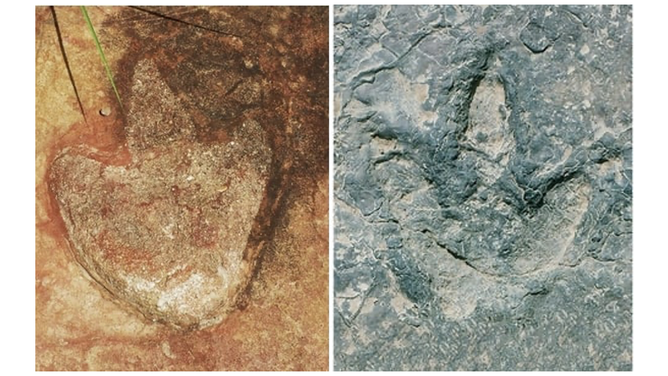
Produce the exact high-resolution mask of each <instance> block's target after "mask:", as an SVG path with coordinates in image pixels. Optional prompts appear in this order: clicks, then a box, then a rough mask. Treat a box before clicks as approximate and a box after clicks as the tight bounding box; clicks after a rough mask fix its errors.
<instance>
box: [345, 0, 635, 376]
mask: <svg viewBox="0 0 668 376" xmlns="http://www.w3.org/2000/svg"><path fill="white" fill-rule="evenodd" d="M333 12H334V43H333V53H334V69H335V70H334V97H333V98H334V108H333V109H334V111H333V115H334V258H333V262H334V287H333V288H334V301H333V306H334V308H333V323H334V337H333V343H334V370H337V371H366V370H369V371H372V370H387V371H390V370H404V371H419V370H424V371H533V370H537V371H608V370H614V371H629V370H631V369H632V364H633V361H632V358H633V357H632V323H633V322H632V259H633V257H632V219H633V215H632V196H633V191H632V133H633V132H632V16H633V14H632V7H631V6H620V5H611V6H606V5H596V6H456V5H447V6H445V5H444V6H382V5H374V6H334V11H333Z"/></svg>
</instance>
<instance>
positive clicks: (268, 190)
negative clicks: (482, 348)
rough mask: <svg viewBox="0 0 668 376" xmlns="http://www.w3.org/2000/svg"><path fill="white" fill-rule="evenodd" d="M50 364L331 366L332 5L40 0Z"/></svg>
mask: <svg viewBox="0 0 668 376" xmlns="http://www.w3.org/2000/svg"><path fill="white" fill-rule="evenodd" d="M35 21H36V22H35V27H36V29H35V38H36V39H35V53H36V60H35V68H36V70H35V79H36V88H35V96H36V108H35V111H36V114H35V116H36V124H35V162H36V163H35V168H36V170H35V202H36V207H35V220H36V229H35V237H36V254H35V261H36V262H35V303H36V312H35V315H36V316H35V317H36V319H35V333H36V336H35V356H36V359H35V361H36V370H38V371H48V370H54V371H77V370H91V371H107V370H109V371H111V370H119V371H123V370H128V371H129V370H134V371H154V370H158V371H159V370H164V371H168V370H174V371H185V370H193V371H195V370H203V371H205V370H208V371H227V370H229V371H326V370H327V369H328V366H329V365H328V348H329V340H328V333H329V331H328V323H329V318H328V279H329V278H328V264H329V260H328V233H329V230H328V212H329V208H328V195H329V192H328V165H329V161H328V154H329V150H328V116H329V114H328V108H329V106H328V103H329V84H328V82H329V81H328V79H329V66H328V62H329V58H328V51H329V45H328V43H329V35H328V24H329V11H328V7H98V6H88V7H60V6H56V7H48V6H47V7H36V8H35Z"/></svg>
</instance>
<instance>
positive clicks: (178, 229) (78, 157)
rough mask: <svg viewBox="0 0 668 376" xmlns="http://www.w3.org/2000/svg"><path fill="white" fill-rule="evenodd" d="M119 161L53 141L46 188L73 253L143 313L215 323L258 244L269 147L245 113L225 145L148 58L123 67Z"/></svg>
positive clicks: (244, 279)
mask: <svg viewBox="0 0 668 376" xmlns="http://www.w3.org/2000/svg"><path fill="white" fill-rule="evenodd" d="M125 133H126V135H127V145H128V149H129V153H130V156H131V158H130V162H129V163H128V164H127V165H124V166H118V165H113V164H107V163H105V161H106V160H108V159H107V158H102V157H101V153H100V152H98V151H97V150H96V149H94V148H92V147H90V146H87V145H80V146H76V147H69V148H66V149H63V150H62V151H61V152H60V154H59V155H58V156H57V157H56V159H55V160H54V162H53V164H52V168H51V182H52V190H53V192H54V195H55V198H56V201H57V204H58V208H59V210H60V214H61V216H62V218H63V221H64V223H65V227H66V229H67V234H68V237H69V241H70V244H71V248H72V250H73V253H74V255H75V257H76V259H77V261H78V262H79V263H80V264H81V265H82V266H83V267H84V268H85V269H86V270H87V271H88V273H89V274H90V275H91V276H92V277H93V278H94V279H95V280H96V281H97V282H99V283H100V284H101V285H102V286H103V287H104V288H106V289H107V290H108V291H109V292H111V293H112V294H113V295H114V296H116V297H117V298H119V299H120V300H122V301H125V302H127V303H129V304H130V305H132V306H134V307H135V308H136V309H138V310H139V311H140V312H141V313H143V314H144V315H145V316H146V317H148V318H150V319H152V320H159V321H163V322H167V323H169V324H171V325H174V326H177V327H183V328H192V327H203V326H207V325H211V324H213V323H216V322H219V321H220V320H222V318H224V316H225V315H226V314H227V313H228V312H230V311H231V310H232V309H233V308H234V306H235V303H236V300H237V298H238V296H239V294H240V292H241V291H242V290H243V289H244V288H245V287H246V286H247V284H248V283H249V281H250V277H251V275H252V273H253V269H254V266H255V264H256V259H257V256H258V253H259V251H258V250H259V245H258V244H255V242H252V241H250V240H249V237H250V236H251V231H252V229H253V224H254V223H255V219H256V217H257V216H258V215H259V214H262V213H260V211H261V206H262V205H261V203H262V201H263V198H264V195H265V188H266V186H267V182H268V181H269V178H270V172H269V171H270V163H271V159H272V153H271V149H270V148H269V146H268V144H267V137H266V135H265V133H264V131H263V129H262V128H261V127H260V126H259V124H257V123H255V122H253V121H247V122H246V123H245V124H244V125H243V126H242V127H239V129H237V130H236V131H234V132H231V134H230V137H229V140H228V141H227V143H226V144H225V143H219V144H208V143H206V144H205V143H201V142H199V141H197V140H196V139H195V137H194V125H193V123H192V122H191V120H190V118H189V117H188V116H187V113H186V111H184V109H183V107H182V106H181V104H180V102H179V100H178V98H177V97H176V96H175V95H174V94H173V93H172V92H171V91H170V89H169V87H168V86H167V84H166V83H165V82H164V81H163V80H162V79H161V77H160V75H159V74H158V70H157V67H156V66H155V64H153V63H152V62H150V61H148V60H143V61H140V62H139V63H138V64H137V66H136V68H135V72H134V77H133V86H132V90H131V95H130V98H129V107H128V113H127V125H126V129H125Z"/></svg>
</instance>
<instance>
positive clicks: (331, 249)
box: [327, 4, 334, 372]
mask: <svg viewBox="0 0 668 376" xmlns="http://www.w3.org/2000/svg"><path fill="white" fill-rule="evenodd" d="M328 8H329V17H328V21H327V23H328V25H327V26H328V27H329V48H328V50H329V51H328V53H329V72H328V73H329V116H328V118H329V119H328V121H329V137H328V142H329V158H328V159H329V195H328V196H329V197H328V198H329V210H328V213H329V244H328V246H329V316H328V324H329V371H330V372H332V371H334V6H333V5H332V4H329V5H328Z"/></svg>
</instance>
